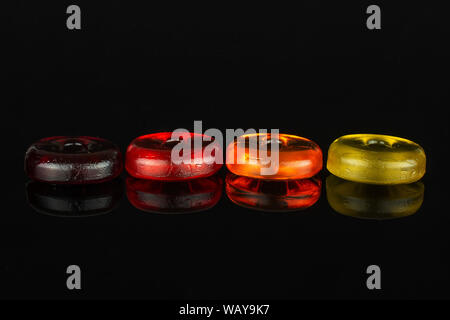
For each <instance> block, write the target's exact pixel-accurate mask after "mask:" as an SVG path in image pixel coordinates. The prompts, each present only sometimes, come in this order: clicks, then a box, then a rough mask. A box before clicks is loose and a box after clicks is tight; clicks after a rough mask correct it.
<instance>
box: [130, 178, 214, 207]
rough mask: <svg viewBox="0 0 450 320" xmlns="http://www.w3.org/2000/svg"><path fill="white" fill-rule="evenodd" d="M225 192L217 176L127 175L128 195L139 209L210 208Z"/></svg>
mask: <svg viewBox="0 0 450 320" xmlns="http://www.w3.org/2000/svg"><path fill="white" fill-rule="evenodd" d="M221 195H222V180H221V179H220V178H219V177H218V176H217V175H215V176H212V177H208V178H201V179H194V180H187V181H159V180H140V179H135V178H132V177H128V178H127V197H128V200H129V201H130V203H131V204H132V205H133V206H134V207H136V208H137V209H139V210H142V211H147V212H156V213H190V212H196V211H202V210H206V209H209V208H211V207H213V206H215V205H216V204H217V202H218V201H219V200H220V197H221Z"/></svg>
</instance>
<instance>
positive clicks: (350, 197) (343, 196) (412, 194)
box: [326, 175, 424, 220]
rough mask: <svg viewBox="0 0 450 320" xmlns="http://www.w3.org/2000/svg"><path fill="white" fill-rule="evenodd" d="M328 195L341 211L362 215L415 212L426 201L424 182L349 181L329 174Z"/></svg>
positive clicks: (379, 216)
mask: <svg viewBox="0 0 450 320" xmlns="http://www.w3.org/2000/svg"><path fill="white" fill-rule="evenodd" d="M326 190H327V199H328V203H329V204H330V206H331V207H332V208H333V209H334V210H335V211H336V212H338V213H340V214H343V215H347V216H351V217H355V218H361V219H375V220H384V219H394V218H401V217H406V216H409V215H412V214H414V213H416V212H417V210H419V208H420V207H421V205H422V203H423V196H424V185H423V183H422V182H420V181H418V182H414V183H410V184H399V185H385V186H383V185H372V184H365V183H359V182H353V181H347V180H344V179H341V178H338V177H336V176H334V175H330V176H328V177H327V180H326Z"/></svg>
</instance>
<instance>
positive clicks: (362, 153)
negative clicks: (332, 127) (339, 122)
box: [327, 134, 426, 184]
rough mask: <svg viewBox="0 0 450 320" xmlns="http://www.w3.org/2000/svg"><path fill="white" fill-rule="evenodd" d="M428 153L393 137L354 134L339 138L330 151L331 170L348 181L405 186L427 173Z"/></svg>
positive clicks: (329, 168)
mask: <svg viewBox="0 0 450 320" xmlns="http://www.w3.org/2000/svg"><path fill="white" fill-rule="evenodd" d="M425 165H426V157H425V152H424V150H423V149H422V147H421V146H419V145H418V144H416V143H414V142H412V141H409V140H406V139H403V138H397V137H392V136H385V135H378V134H352V135H347V136H343V137H340V138H338V139H336V140H335V141H334V142H333V143H332V144H331V145H330V148H329V150H328V160H327V168H328V170H329V171H330V172H331V173H332V174H334V175H336V176H338V177H340V178H342V179H346V180H351V181H355V182H362V183H370V184H402V183H411V182H415V181H417V180H419V179H420V178H422V177H423V175H424V174H425Z"/></svg>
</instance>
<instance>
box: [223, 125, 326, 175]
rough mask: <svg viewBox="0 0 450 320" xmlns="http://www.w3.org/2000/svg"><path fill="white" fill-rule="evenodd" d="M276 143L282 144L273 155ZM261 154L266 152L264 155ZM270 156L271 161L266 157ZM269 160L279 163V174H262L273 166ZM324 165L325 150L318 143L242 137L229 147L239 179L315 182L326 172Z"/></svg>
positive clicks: (232, 167) (280, 137)
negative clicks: (320, 172)
mask: <svg viewBox="0 0 450 320" xmlns="http://www.w3.org/2000/svg"><path fill="white" fill-rule="evenodd" d="M256 138H257V139H258V140H257V143H253V145H252V144H251V143H250V141H251V139H256ZM253 141H255V140H253ZM275 143H276V144H278V151H276V150H275V151H271V149H272V145H273V144H275ZM262 148H263V149H262ZM264 148H265V150H264ZM261 150H262V151H263V152H264V153H263V155H261V152H262V151H261ZM266 153H267V157H264V154H266ZM268 159H271V161H278V172H276V173H270V174H266V173H263V172H262V169H264V168H265V169H267V168H269V167H271V166H272V165H273V164H270V163H269V161H268ZM322 162H323V160H322V150H320V147H319V146H318V145H317V144H316V143H315V142H313V141H311V140H308V139H306V138H302V137H297V136H293V135H288V134H279V135H278V138H276V137H273V136H272V135H271V134H270V133H256V134H247V135H242V136H240V137H238V138H237V139H236V140H235V141H234V142H233V143H231V144H230V145H228V147H227V161H226V164H227V167H228V169H229V170H230V171H231V172H233V173H234V174H236V175H239V176H245V177H250V178H257V179H269V180H286V179H292V180H294V179H295V180H296V179H306V178H311V177H313V176H314V175H316V174H317V173H318V172H319V171H320V170H321V169H322Z"/></svg>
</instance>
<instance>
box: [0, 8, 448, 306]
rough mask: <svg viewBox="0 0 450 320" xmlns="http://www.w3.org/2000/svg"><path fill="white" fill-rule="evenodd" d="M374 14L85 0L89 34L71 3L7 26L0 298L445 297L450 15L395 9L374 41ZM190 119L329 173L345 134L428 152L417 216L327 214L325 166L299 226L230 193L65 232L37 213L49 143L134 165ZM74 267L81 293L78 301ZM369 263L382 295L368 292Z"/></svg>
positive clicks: (17, 17) (55, 220)
mask: <svg viewBox="0 0 450 320" xmlns="http://www.w3.org/2000/svg"><path fill="white" fill-rule="evenodd" d="M369 4H372V3H367V4H366V3H364V4H363V3H358V4H356V5H355V4H353V3H350V2H348V3H347V2H336V1H333V2H332V1H325V2H324V1H320V2H319V1H309V2H302V3H299V4H297V5H298V6H300V8H299V7H297V6H296V7H295V8H281V6H278V5H271V6H270V7H267V8H266V7H263V6H262V5H261V7H252V10H249V11H247V10H244V8H236V7H231V6H230V7H229V8H228V7H226V6H225V5H223V3H222V4H221V5H220V8H219V9H218V10H211V11H210V10H206V11H205V8H198V10H197V8H194V7H193V5H192V6H191V4H189V5H190V7H185V6H186V4H184V5H180V6H179V7H178V6H173V5H171V6H170V8H169V7H163V6H162V5H161V6H160V5H157V4H153V2H151V3H146V4H133V5H132V4H128V3H125V2H123V3H122V2H114V3H111V4H110V5H107V6H103V5H100V4H95V3H94V2H92V1H91V2H89V3H80V6H81V8H82V15H83V16H82V19H83V20H82V30H79V31H69V30H67V28H66V25H65V19H66V16H67V15H66V13H65V12H66V8H67V5H68V4H67V5H66V4H65V3H59V4H50V3H42V2H36V3H32V2H29V3H28V4H25V3H22V2H17V3H16V4H15V5H14V6H15V11H10V10H2V13H1V14H2V15H6V17H5V19H2V20H3V21H6V22H7V24H8V25H9V27H8V28H1V29H0V34H1V35H2V39H6V40H5V41H7V42H9V40H11V45H5V48H10V49H11V50H5V51H6V53H7V54H8V53H11V55H10V56H9V58H8V59H5V60H4V61H5V62H6V63H5V64H6V65H7V66H6V68H7V70H6V71H3V74H6V76H7V79H8V81H7V83H8V87H7V88H6V90H5V91H6V93H7V94H6V95H2V99H6V98H5V96H6V97H11V100H8V101H4V100H2V101H3V103H2V106H3V107H2V118H1V119H2V126H1V130H2V133H3V135H2V141H3V144H2V161H1V163H2V178H3V180H2V185H3V188H2V209H1V215H0V246H1V258H0V297H1V298H41V299H42V298H142V299H145V298H148V299H219V298H228V299H303V298H340V299H341V298H355V299H360V298H368V299H378V298H385V299H391V298H392V299H395V298H396V299H398V298H403V299H406V298H450V293H449V290H448V287H449V285H450V272H449V270H450V259H449V254H448V253H449V251H450V250H449V249H450V236H449V229H450V215H449V210H448V205H447V199H448V198H449V187H448V182H449V164H448V162H449V161H448V159H450V154H449V148H448V141H449V138H450V136H449V128H448V116H446V113H447V112H446V109H447V108H448V103H447V102H446V101H447V100H448V81H447V80H446V79H447V76H448V74H447V73H445V72H444V70H445V68H444V67H443V66H444V65H445V63H446V62H447V61H448V58H449V51H448V32H447V31H446V21H447V19H446V18H445V14H446V11H445V10H440V9H439V8H437V7H432V6H431V5H428V4H420V5H419V4H417V5H416V4H412V3H409V5H408V6H403V5H400V4H394V3H392V4H385V5H383V7H382V10H383V11H382V19H383V20H382V29H381V30H377V31H373V32H372V31H370V30H368V29H367V28H366V26H365V20H366V17H367V14H366V13H365V11H366V8H367V6H368V5H369ZM13 12H17V14H13ZM194 120H202V122H203V129H204V130H206V129H208V128H218V129H220V130H221V131H222V132H223V133H224V134H225V130H226V129H236V128H242V129H248V128H255V129H259V128H266V129H271V128H277V129H280V132H281V133H287V134H294V135H299V136H303V137H306V138H310V139H312V140H313V141H315V142H316V143H317V144H318V145H319V146H320V147H321V148H322V150H323V153H324V158H325V159H324V165H325V163H326V156H327V149H328V146H329V145H330V143H331V142H332V141H333V140H334V139H336V138H338V137H339V136H341V135H344V134H350V133H380V134H389V135H395V136H399V137H404V138H408V139H411V140H413V141H415V142H417V143H419V144H420V145H421V146H422V147H423V148H424V150H425V152H426V154H427V173H426V175H425V177H424V178H423V179H422V180H421V183H423V185H424V195H423V202H422V204H421V206H420V208H419V209H418V210H417V212H415V213H414V214H412V215H409V216H407V217H402V218H399V219H391V220H370V219H355V218H354V217H351V216H345V215H342V214H340V213H337V212H336V211H335V210H334V209H333V208H332V207H331V206H330V205H329V203H328V201H327V191H326V185H325V182H326V179H327V178H328V176H329V173H328V172H327V170H326V169H325V167H324V169H323V170H322V172H321V173H320V175H321V179H322V181H323V185H322V194H321V197H320V199H319V200H318V201H317V203H315V204H314V205H313V206H312V207H310V208H308V209H306V210H303V211H299V212H289V213H279V212H276V213H270V212H260V211H255V210H250V209H247V208H243V207H240V206H237V205H235V204H233V203H232V202H231V201H229V199H228V198H227V197H226V196H225V195H224V194H223V195H222V197H221V199H220V200H219V202H218V203H217V204H216V205H215V206H213V207H212V208H210V209H209V210H206V211H201V212H196V213H192V214H181V215H162V214H152V213H143V212H142V211H140V210H137V209H136V208H135V207H134V206H132V205H131V204H130V203H129V201H128V200H127V197H125V196H122V197H120V199H119V200H118V202H117V205H115V206H114V208H113V210H111V211H109V212H108V213H106V214H102V215H92V216H91V215H90V216H84V217H83V216H81V217H77V218H76V219H68V218H66V217H59V216H55V215H47V214H39V213H37V212H36V211H35V210H34V209H33V207H32V206H30V205H29V204H28V202H27V192H26V184H27V183H28V178H27V177H26V176H25V174H24V170H23V159H24V154H25V151H26V149H27V147H28V146H29V145H30V144H31V143H33V142H35V141H36V140H38V139H40V138H43V137H47V136H55V135H89V136H99V137H102V138H105V139H108V140H110V141H112V142H114V143H116V144H117V145H118V146H119V147H120V149H121V151H122V152H125V151H126V148H127V146H128V144H129V143H130V142H131V141H132V140H133V139H134V138H135V137H138V136H140V135H143V134H148V133H153V132H162V131H172V130H174V129H177V128H186V129H188V130H190V131H192V130H193V123H194ZM219 174H220V175H221V177H222V179H223V178H224V177H225V175H226V168H223V169H222V170H221V171H220V172H219ZM120 178H121V179H122V182H123V181H125V179H126V178H127V175H126V173H125V172H124V173H122V175H121V177H120ZM123 190H124V189H122V192H123ZM79 201H80V200H79ZM75 207H76V206H75ZM72 264H76V265H79V266H80V268H81V270H82V277H83V278H82V286H83V287H82V288H83V289H82V290H81V291H69V290H67V287H66V278H67V274H66V268H67V266H69V265H72ZM372 264H376V265H379V266H380V268H381V271H382V290H373V291H371V290H368V289H367V287H366V279H367V277H368V275H367V274H366V268H367V267H368V266H369V265H372Z"/></svg>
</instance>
